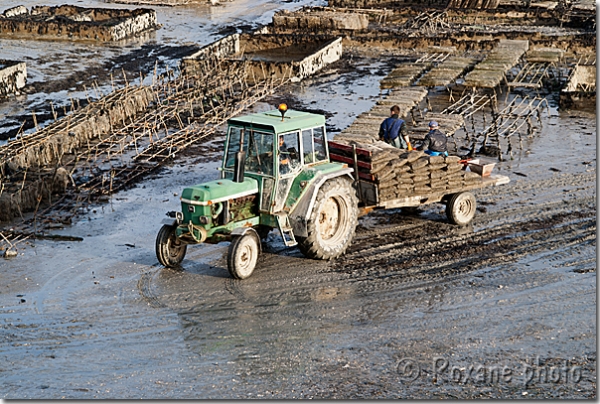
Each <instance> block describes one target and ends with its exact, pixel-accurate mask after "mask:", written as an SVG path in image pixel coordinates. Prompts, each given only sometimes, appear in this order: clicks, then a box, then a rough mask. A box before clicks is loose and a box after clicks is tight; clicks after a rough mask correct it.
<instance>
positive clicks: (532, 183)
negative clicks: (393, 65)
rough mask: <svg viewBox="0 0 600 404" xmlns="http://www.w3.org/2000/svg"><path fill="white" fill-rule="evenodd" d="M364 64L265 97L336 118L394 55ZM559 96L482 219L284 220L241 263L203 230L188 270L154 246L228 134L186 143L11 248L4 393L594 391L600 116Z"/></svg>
mask: <svg viewBox="0 0 600 404" xmlns="http://www.w3.org/2000/svg"><path fill="white" fill-rule="evenodd" d="M268 4H270V3H268ZM223 25H224V26H226V25H227V24H226V23H223ZM185 46H189V45H188V44H186V45H185ZM352 63H353V65H354V68H353V69H350V68H348V64H347V62H340V63H338V64H334V65H332V66H331V67H330V68H328V69H327V70H326V71H324V72H322V73H321V74H319V75H318V76H316V77H313V78H311V79H308V80H306V81H304V82H303V83H301V84H298V85H295V86H290V87H288V88H287V92H286V93H284V94H278V95H276V96H275V97H272V98H271V99H269V100H266V102H264V103H260V104H258V105H256V106H255V108H254V110H265V109H269V108H272V107H273V106H274V105H276V104H277V103H278V102H279V101H281V100H282V99H283V100H286V101H288V103H289V104H290V105H291V106H293V107H294V108H298V109H305V110H312V111H326V112H327V119H328V128H329V129H330V130H331V131H332V132H334V131H337V130H340V129H343V128H345V127H346V126H347V125H349V124H350V123H351V122H352V120H353V119H354V117H355V116H356V115H358V114H359V113H361V112H363V111H366V110H368V109H370V108H371V106H372V105H373V103H374V102H375V101H376V99H377V97H378V96H379V89H378V81H379V80H380V79H381V78H382V77H384V76H385V74H386V73H387V71H389V69H388V67H387V66H386V64H385V63H382V62H378V61H376V60H373V59H369V58H364V59H361V58H354V59H353V62H352ZM105 85H108V84H106V83H105ZM445 97H446V96H445V95H444V94H443V93H441V94H440V95H439V96H438V97H436V98H435V100H434V101H435V102H434V104H436V105H437V104H440V105H441V104H443V103H444V102H447V101H444V100H445V99H446V98H445ZM500 98H501V99H502V97H500ZM548 99H549V101H550V108H549V110H548V111H546V112H544V114H543V124H544V126H543V130H542V131H541V132H538V133H536V134H535V135H533V136H531V137H530V138H528V139H526V140H525V142H524V148H523V150H519V151H518V152H516V153H515V155H514V158H513V159H512V160H506V161H503V162H499V163H498V164H497V165H496V168H495V169H494V171H495V172H496V173H500V174H504V175H508V176H509V177H510V179H511V183H510V184H508V185H505V186H502V187H498V188H492V189H485V190H481V191H477V192H476V197H477V200H478V204H479V207H478V213H477V215H476V217H475V220H474V221H473V223H472V225H470V226H467V227H463V228H461V227H457V226H454V225H451V224H449V223H448V222H447V219H446V218H445V215H444V206H443V205H438V204H434V205H429V206H426V207H422V208H419V209H418V210H417V211H402V210H400V209H397V210H390V211H375V212H373V213H371V214H369V215H368V216H364V217H362V218H361V219H360V222H359V227H358V228H357V232H356V238H355V241H354V243H353V245H352V247H351V248H350V250H349V251H348V252H347V254H346V255H345V256H343V257H342V258H340V259H338V260H336V261H333V262H322V261H314V260H308V259H306V258H304V257H303V256H302V254H301V253H300V252H299V250H298V249H296V248H286V247H285V246H284V245H283V244H282V243H281V241H280V240H279V236H278V234H277V232H272V233H271V234H270V235H269V243H268V244H267V245H265V250H264V254H263V255H262V257H261V259H260V261H259V265H258V268H257V270H256V272H255V273H254V274H253V276H252V277H251V278H249V279H247V280H244V281H236V280H233V279H231V278H230V276H229V274H228V272H227V269H226V260H225V254H226V253H227V248H228V243H222V244H220V245H216V246H210V245H206V246H196V247H190V248H189V249H188V255H187V257H186V259H185V260H184V262H183V266H182V269H181V270H171V269H165V268H163V267H162V266H160V265H159V264H158V262H157V259H156V257H155V254H154V240H155V237H156V234H157V232H158V229H159V228H160V220H161V219H162V218H163V217H164V214H165V212H167V211H169V210H174V209H177V208H178V206H179V195H180V192H181V190H182V188H183V187H185V186H186V185H189V184H194V183H199V182H203V181H206V180H210V179H214V178H216V177H217V171H216V167H217V163H216V160H217V159H218V158H219V151H220V146H221V144H222V141H223V137H222V135H218V136H216V137H215V138H213V139H212V141H211V142H210V143H208V144H204V145H201V146H199V147H197V148H194V149H192V150H190V152H189V153H188V155H187V157H185V158H182V159H180V160H177V161H176V162H175V163H174V164H173V165H172V166H170V167H167V168H165V169H163V170H162V171H160V172H158V173H157V174H156V175H155V176H154V177H153V178H150V179H148V180H146V181H144V182H143V183H140V184H138V185H137V186H136V187H134V188H132V189H129V190H127V191H123V192H120V193H118V194H115V195H113V196H112V198H111V200H110V201H109V203H105V204H102V205H98V206H94V207H92V210H90V212H89V213H87V214H84V215H82V216H81V217H80V220H78V221H76V222H75V223H73V224H72V225H71V226H66V227H65V228H63V229H55V231H54V233H55V234H60V235H68V236H73V237H81V238H82V241H80V242H73V241H69V242H67V241H59V242H57V241H50V240H28V241H26V242H23V243H21V244H19V245H18V247H19V254H20V255H19V256H18V257H17V258H15V259H12V260H0V313H1V315H0V379H2V381H3V382H2V384H1V385H0V397H1V398H5V399H23V398H37V399H53V398H74V399H92V398H103V399H135V398H156V399H169V398H542V397H543V398H595V397H596V305H597V303H596V233H597V230H596V211H597V210H596V209H597V208H596V205H597V198H596V169H597V162H596V147H597V132H596V115H595V114H594V113H588V112H577V111H562V110H559V109H558V108H557V104H556V99H555V97H554V96H553V95H552V94H549V95H548ZM58 100H59V98H57V101H58ZM4 107H6V105H3V108H4Z"/></svg>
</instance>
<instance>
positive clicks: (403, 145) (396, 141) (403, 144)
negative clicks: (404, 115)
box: [379, 105, 410, 149]
mask: <svg viewBox="0 0 600 404" xmlns="http://www.w3.org/2000/svg"><path fill="white" fill-rule="evenodd" d="M399 115H400V107H399V106H397V105H394V106H393V107H392V108H390V117H389V118H386V119H385V120H384V121H383V122H382V123H381V126H380V127H379V139H381V140H383V141H384V142H386V143H388V144H390V145H392V146H394V147H396V148H398V149H407V148H408V145H409V144H410V140H409V138H408V134H407V133H406V122H404V120H403V119H400V117H399Z"/></svg>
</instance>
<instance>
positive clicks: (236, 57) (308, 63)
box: [182, 34, 342, 83]
mask: <svg viewBox="0 0 600 404" xmlns="http://www.w3.org/2000/svg"><path fill="white" fill-rule="evenodd" d="M290 54H293V56H290ZM266 55H267V56H268V57H265V56H266ZM299 55H300V56H299ZM341 55H342V39H341V38H337V39H331V38H326V39H325V37H318V36H314V35H273V34H265V35H262V34H253V35H248V34H246V35H243V36H240V35H239V34H233V35H230V36H227V37H225V38H223V39H220V40H218V41H216V42H213V43H212V44H210V45H207V46H205V47H203V48H202V49H200V50H199V51H198V52H196V53H194V54H192V55H190V56H187V57H184V58H183V59H182V70H184V71H185V72H186V73H188V74H202V72H203V67H202V66H203V62H205V61H207V60H209V59H210V58H217V59H223V60H227V59H230V61H231V62H232V63H234V62H235V63H240V60H245V61H246V63H247V64H248V74H247V79H248V81H249V82H250V83H253V82H254V81H259V80H263V79H265V78H272V77H276V78H290V79H293V80H301V79H303V78H305V77H307V76H309V75H311V74H313V73H315V72H316V71H318V70H320V69H322V68H323V67H324V66H326V65H327V64H330V63H333V62H335V61H336V60H339V59H340V57H341ZM278 58H279V59H280V60H277V59H278ZM267 59H268V60H267ZM255 79H256V80H255Z"/></svg>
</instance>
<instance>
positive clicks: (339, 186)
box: [298, 178, 358, 260]
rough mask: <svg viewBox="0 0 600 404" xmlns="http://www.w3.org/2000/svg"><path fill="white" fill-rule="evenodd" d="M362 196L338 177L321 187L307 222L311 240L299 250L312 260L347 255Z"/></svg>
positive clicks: (300, 241)
mask: <svg viewBox="0 0 600 404" xmlns="http://www.w3.org/2000/svg"><path fill="white" fill-rule="evenodd" d="M357 206H358V197H357V196H356V190H355V189H354V188H353V187H352V184H351V183H350V181H348V180H346V179H344V178H334V179H331V180H329V181H327V182H326V183H325V184H323V185H322V186H321V188H320V189H319V191H318V193H317V198H316V200H315V205H314V207H313V210H312V212H311V213H310V216H309V219H308V221H307V225H306V226H307V232H308V237H306V238H304V237H302V238H300V237H299V238H298V247H299V248H300V251H302V254H304V255H305V256H307V257H309V258H313V259H320V260H330V259H334V258H337V257H339V256H340V255H342V254H343V253H345V252H346V249H348V247H349V246H350V244H351V243H352V239H353V238H354V232H355V230H356V225H357V224H358V208H357Z"/></svg>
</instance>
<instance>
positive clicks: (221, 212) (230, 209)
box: [156, 104, 358, 279]
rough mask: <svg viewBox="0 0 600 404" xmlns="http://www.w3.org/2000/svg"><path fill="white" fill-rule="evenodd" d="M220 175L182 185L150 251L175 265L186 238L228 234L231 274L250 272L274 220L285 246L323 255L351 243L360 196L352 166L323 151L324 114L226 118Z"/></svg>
mask: <svg viewBox="0 0 600 404" xmlns="http://www.w3.org/2000/svg"><path fill="white" fill-rule="evenodd" d="M219 170H220V171H221V176H220V177H221V178H220V179H218V180H215V181H210V182H207V183H204V184H199V185H194V186H192V187H189V188H185V189H184V190H183V192H182V194H181V210H182V211H181V212H169V213H167V215H168V216H169V217H170V218H169V219H165V221H163V224H164V225H163V226H162V228H161V229H160V231H159V233H158V236H157V238H156V256H157V258H158V260H159V262H160V263H161V264H162V265H164V266H166V267H176V266H179V264H180V263H181V261H182V260H183V258H184V257H185V254H186V250H187V246H188V244H201V243H218V242H221V241H230V242H231V244H230V246H229V252H228V258H227V268H228V270H229V273H230V274H231V276H232V277H234V278H236V279H245V278H248V277H249V276H250V275H252V272H253V271H254V268H255V266H256V262H257V259H258V256H259V254H260V252H261V240H262V239H265V238H266V236H267V235H268V234H269V232H270V231H271V230H272V229H275V228H277V229H278V230H279V232H280V234H281V237H282V238H283V242H284V243H285V245H286V246H290V247H291V246H295V245H298V247H299V248H300V251H301V252H302V253H303V254H304V255H305V256H306V257H309V258H313V259H321V260H329V259H334V258H337V257H339V256H340V255H342V254H343V253H344V252H345V251H346V249H347V248H348V246H349V245H350V244H351V242H352V239H353V237H354V232H355V229H356V225H357V220H358V219H357V217H358V198H357V195H356V191H355V189H354V187H353V181H354V180H353V177H352V176H351V173H352V172H353V170H352V169H351V168H349V167H347V165H346V164H342V163H334V162H331V161H330V159H329V150H328V146H327V137H326V133H325V117H324V116H322V115H317V114H311V113H307V112H300V111H293V110H289V111H288V110H287V106H285V104H281V105H280V106H279V109H278V110H272V111H267V112H263V113H256V114H251V115H246V116H241V117H237V118H232V119H230V120H229V121H228V130H227V138H226V141H225V150H224V154H223V161H222V164H221V167H220V168H219Z"/></svg>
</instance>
